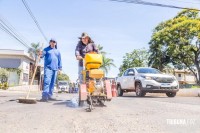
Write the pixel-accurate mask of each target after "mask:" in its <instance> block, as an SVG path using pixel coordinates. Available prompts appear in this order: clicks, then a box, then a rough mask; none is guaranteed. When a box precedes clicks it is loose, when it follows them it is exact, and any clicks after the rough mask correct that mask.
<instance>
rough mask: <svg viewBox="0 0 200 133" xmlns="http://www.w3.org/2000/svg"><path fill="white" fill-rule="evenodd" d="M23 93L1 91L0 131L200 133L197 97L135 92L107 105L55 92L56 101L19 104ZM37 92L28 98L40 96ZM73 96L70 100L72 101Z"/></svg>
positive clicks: (32, 132)
mask: <svg viewBox="0 0 200 133" xmlns="http://www.w3.org/2000/svg"><path fill="white" fill-rule="evenodd" d="M24 95H25V93H22V92H13V91H12V92H8V91H1V90H0V132H1V133H27V132H28V133H139V132H142V133H143V132H145V133H199V132H200V97H179V96H177V97H175V98H168V97H166V96H165V95H157V94H148V95H147V96H146V97H144V98H138V97H136V96H135V94H134V93H128V94H125V96H124V97H117V98H113V99H112V101H111V102H106V105H107V107H95V109H94V110H93V111H92V112H86V110H85V109H86V108H87V105H85V106H84V107H81V108H80V107H76V106H73V105H75V104H73V103H71V101H73V100H74V99H75V98H77V94H66V93H62V94H57V93H56V94H55V96H56V98H57V101H51V102H48V103H41V102H38V103H37V104H32V105H30V104H21V103H18V102H17V101H16V99H17V98H18V97H21V96H24ZM40 95H41V94H40V93H33V94H31V97H36V98H37V99H40ZM71 99H73V100H71Z"/></svg>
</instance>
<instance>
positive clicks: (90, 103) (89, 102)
mask: <svg viewBox="0 0 200 133" xmlns="http://www.w3.org/2000/svg"><path fill="white" fill-rule="evenodd" d="M87 100H88V104H89V108H88V109H87V112H91V111H92V110H93V102H92V97H91V96H88V99H87Z"/></svg>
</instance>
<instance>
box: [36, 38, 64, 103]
mask: <svg viewBox="0 0 200 133" xmlns="http://www.w3.org/2000/svg"><path fill="white" fill-rule="evenodd" d="M40 56H41V58H43V57H44V87H43V92H42V99H41V101H42V102H48V100H56V99H55V98H54V97H53V91H54V85H55V82H56V79H57V74H58V73H61V70H62V61H61V54H60V51H59V50H58V49H57V41H56V40H55V39H51V40H50V41H49V46H48V47H46V48H44V50H43V51H40Z"/></svg>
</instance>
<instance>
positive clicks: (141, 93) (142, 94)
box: [135, 83, 146, 97]
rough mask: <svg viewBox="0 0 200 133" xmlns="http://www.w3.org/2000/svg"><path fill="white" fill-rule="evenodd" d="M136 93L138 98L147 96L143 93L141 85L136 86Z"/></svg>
mask: <svg viewBox="0 0 200 133" xmlns="http://www.w3.org/2000/svg"><path fill="white" fill-rule="evenodd" d="M135 93H136V96H138V97H144V96H145V95H146V93H145V92H142V85H141V83H136V85H135Z"/></svg>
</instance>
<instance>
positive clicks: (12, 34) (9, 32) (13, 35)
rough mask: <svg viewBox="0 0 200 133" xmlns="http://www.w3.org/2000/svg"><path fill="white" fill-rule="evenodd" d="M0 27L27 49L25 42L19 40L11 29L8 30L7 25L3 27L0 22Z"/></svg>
mask: <svg viewBox="0 0 200 133" xmlns="http://www.w3.org/2000/svg"><path fill="white" fill-rule="evenodd" d="M0 29H1V30H3V31H4V32H6V33H7V34H9V35H10V36H12V37H13V38H14V39H16V40H17V41H19V42H20V43H21V44H22V45H24V46H25V47H26V48H28V49H29V48H30V47H29V46H28V45H27V44H25V43H24V42H23V41H22V40H20V39H19V38H18V37H17V36H16V35H15V34H14V33H12V31H10V30H9V29H7V27H5V26H4V25H3V24H2V23H0Z"/></svg>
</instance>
